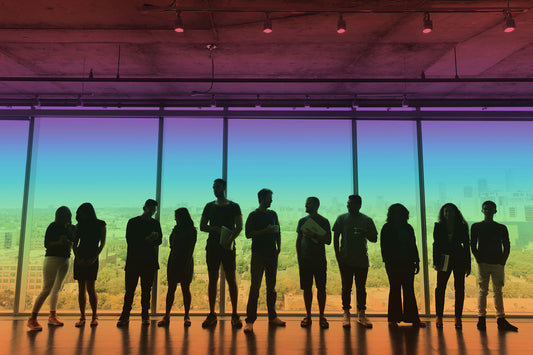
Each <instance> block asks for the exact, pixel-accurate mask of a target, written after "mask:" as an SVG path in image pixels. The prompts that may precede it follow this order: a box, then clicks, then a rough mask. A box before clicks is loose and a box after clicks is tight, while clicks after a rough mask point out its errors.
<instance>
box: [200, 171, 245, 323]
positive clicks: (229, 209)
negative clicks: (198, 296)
mask: <svg viewBox="0 0 533 355" xmlns="http://www.w3.org/2000/svg"><path fill="white" fill-rule="evenodd" d="M213 192H214V194H215V197H216V198H217V199H216V200H215V201H212V202H209V203H208V204H206V205H205V208H204V211H203V212H202V219H201V220H200V230H201V231H202V232H208V233H209V237H208V238H207V245H206V247H205V259H206V263H207V271H208V273H209V288H208V295H209V315H208V316H207V318H206V319H205V321H204V322H203V323H202V327H203V328H208V327H212V326H215V325H216V324H217V315H216V313H215V303H216V298H217V283H218V275H219V270H220V264H222V267H223V269H224V274H225V277H226V281H227V282H228V289H229V295H230V300H231V306H232V314H231V325H232V326H233V327H234V328H241V327H242V321H241V319H240V318H239V314H238V313H237V301H238V297H239V292H238V289H237V281H236V279H235V268H236V263H235V254H236V252H235V243H234V240H235V238H237V236H238V235H239V233H240V232H241V230H242V213H241V208H240V207H239V205H238V204H237V203H235V202H233V201H230V200H228V199H227V198H226V181H225V180H223V179H216V180H215V181H214V183H213Z"/></svg>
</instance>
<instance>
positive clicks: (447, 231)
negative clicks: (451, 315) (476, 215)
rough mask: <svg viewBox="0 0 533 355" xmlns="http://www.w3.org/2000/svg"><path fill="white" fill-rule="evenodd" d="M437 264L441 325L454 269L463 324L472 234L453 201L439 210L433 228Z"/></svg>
mask: <svg viewBox="0 0 533 355" xmlns="http://www.w3.org/2000/svg"><path fill="white" fill-rule="evenodd" d="M433 268H434V269H435V270H437V287H436V288H435V309H436V314H437V319H436V325H437V328H442V325H443V324H442V316H443V313H444V298H445V295H446V284H447V283H448V279H449V278H450V275H451V273H452V272H453V278H454V288H455V328H457V329H460V328H462V320H461V319H462V317H463V304H464V300H465V276H468V275H470V238H469V236H468V224H467V223H466V221H465V219H464V218H463V215H462V213H461V211H459V209H458V208H457V206H456V205H454V204H453V203H447V204H445V205H444V206H442V207H441V209H440V211H439V221H438V222H437V223H435V227H434V228H433Z"/></svg>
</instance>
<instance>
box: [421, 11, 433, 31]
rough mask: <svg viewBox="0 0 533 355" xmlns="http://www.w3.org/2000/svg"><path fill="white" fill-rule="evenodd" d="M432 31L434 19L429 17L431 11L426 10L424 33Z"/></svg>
mask: <svg viewBox="0 0 533 355" xmlns="http://www.w3.org/2000/svg"><path fill="white" fill-rule="evenodd" d="M432 31H433V21H431V18H430V17H429V12H425V13H424V25H423V27H422V33H431V32H432Z"/></svg>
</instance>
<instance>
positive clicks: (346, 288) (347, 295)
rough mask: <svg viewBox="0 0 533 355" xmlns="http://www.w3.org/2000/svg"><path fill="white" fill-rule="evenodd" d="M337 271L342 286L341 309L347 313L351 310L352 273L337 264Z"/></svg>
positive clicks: (346, 267)
mask: <svg viewBox="0 0 533 355" xmlns="http://www.w3.org/2000/svg"><path fill="white" fill-rule="evenodd" d="M339 271H340V274H341V284H342V309H343V310H344V311H345V312H349V311H350V309H351V308H352V306H351V303H352V301H351V299H352V284H353V275H354V274H353V271H352V270H351V268H350V267H348V266H346V265H344V264H341V263H339Z"/></svg>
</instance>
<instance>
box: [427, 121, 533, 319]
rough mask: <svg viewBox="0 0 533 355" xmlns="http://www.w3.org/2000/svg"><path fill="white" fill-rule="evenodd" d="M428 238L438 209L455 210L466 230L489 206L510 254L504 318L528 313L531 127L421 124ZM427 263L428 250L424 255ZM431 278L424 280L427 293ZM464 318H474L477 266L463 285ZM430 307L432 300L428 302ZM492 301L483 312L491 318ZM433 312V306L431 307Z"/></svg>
mask: <svg viewBox="0 0 533 355" xmlns="http://www.w3.org/2000/svg"><path fill="white" fill-rule="evenodd" d="M422 132H423V142H424V168H425V182H426V195H427V211H428V212H427V215H428V233H429V234H430V238H429V239H430V242H429V243H428V244H429V246H431V244H432V243H431V241H432V237H431V236H432V233H433V223H434V222H436V221H437V220H438V213H439V209H440V208H441V206H442V205H443V204H445V203H447V202H452V203H454V204H456V205H457V206H458V207H459V209H460V210H461V212H462V213H463V215H464V217H465V219H466V220H467V222H468V225H469V226H471V225H472V223H475V222H479V221H481V220H483V214H482V213H481V204H482V203H483V202H484V201H486V200H492V201H494V202H495V203H496V204H497V209H498V213H497V214H496V215H495V216H494V219H495V220H496V221H497V222H499V223H503V224H505V225H506V226H507V228H508V230H509V237H510V239H511V254H510V256H509V260H508V261H507V265H506V267H505V276H506V280H505V287H504V288H503V292H504V305H505V311H506V312H507V313H513V314H519V313H532V312H533V302H532V301H533V298H532V295H533V286H532V285H533V283H532V281H533V267H532V266H531V260H533V249H532V248H531V246H532V245H533V237H532V236H533V180H532V179H531V176H533V161H532V158H531V152H532V151H533V142H532V140H531V132H533V122H423V131H422ZM429 255H430V259H431V255H432V254H431V250H430V254H429ZM435 274H436V273H435V272H431V274H430V276H431V277H430V281H431V282H430V285H431V286H430V289H431V290H433V289H434V288H435V279H436V275H435ZM465 286H466V299H465V306H464V313H470V314H477V296H478V285H477V263H476V262H475V260H474V258H472V276H470V277H468V278H467V279H466V285H465ZM453 299H454V293H453V282H452V280H451V279H450V281H448V287H447V293H446V302H445V312H446V313H451V314H453V310H454V302H453ZM432 302H433V298H432ZM492 302H493V299H492V296H491V295H489V297H488V306H487V310H488V312H489V314H490V313H491V312H493V309H494V308H493V303H492ZM432 311H433V312H434V306H432Z"/></svg>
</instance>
